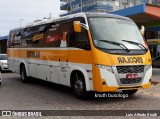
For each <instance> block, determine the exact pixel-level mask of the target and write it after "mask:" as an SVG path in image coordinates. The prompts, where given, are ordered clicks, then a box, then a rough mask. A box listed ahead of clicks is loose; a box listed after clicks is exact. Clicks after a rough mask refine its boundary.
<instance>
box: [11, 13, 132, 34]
mask: <svg viewBox="0 0 160 119" xmlns="http://www.w3.org/2000/svg"><path fill="white" fill-rule="evenodd" d="M85 16H87V17H110V18H117V19H125V20H129V21H132V20H131V19H130V18H128V17H123V16H120V15H115V14H108V13H92V12H91V13H89V12H81V13H76V14H72V15H68V16H64V17H59V18H57V19H49V20H40V21H37V22H32V23H29V24H27V25H25V26H23V27H17V28H13V29H11V31H12V30H19V29H23V28H28V27H32V26H38V25H43V24H47V23H51V22H56V21H61V20H65V19H69V18H74V17H85Z"/></svg>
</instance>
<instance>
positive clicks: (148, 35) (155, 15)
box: [111, 4, 160, 58]
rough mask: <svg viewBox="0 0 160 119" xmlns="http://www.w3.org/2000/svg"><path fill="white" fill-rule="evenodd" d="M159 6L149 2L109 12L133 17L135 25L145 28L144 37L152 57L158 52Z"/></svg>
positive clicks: (159, 31)
mask: <svg viewBox="0 0 160 119" xmlns="http://www.w3.org/2000/svg"><path fill="white" fill-rule="evenodd" d="M159 11H160V6H157V5H151V4H140V5H137V6H134V7H130V8H127V9H121V10H118V11H113V12H111V13H112V14H117V15H121V16H127V17H130V18H131V19H133V20H134V21H135V22H136V24H137V25H139V26H140V25H144V26H145V28H146V32H145V36H144V37H145V39H146V40H147V42H148V45H149V49H150V51H151V54H152V58H155V57H157V56H159V54H160V12H159Z"/></svg>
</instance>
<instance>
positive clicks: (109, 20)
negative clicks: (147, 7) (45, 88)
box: [8, 13, 152, 98]
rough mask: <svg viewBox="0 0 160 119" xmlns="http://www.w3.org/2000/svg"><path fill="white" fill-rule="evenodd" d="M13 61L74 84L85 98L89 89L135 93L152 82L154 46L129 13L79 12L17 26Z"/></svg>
mask: <svg viewBox="0 0 160 119" xmlns="http://www.w3.org/2000/svg"><path fill="white" fill-rule="evenodd" d="M8 66H9V69H10V70H11V71H13V72H16V73H20V76H21V80H22V81H23V82H26V81H27V80H28V78H29V77H35V78H38V79H42V80H46V81H49V82H53V83H56V84H61V85H65V86H69V87H71V88H73V91H74V93H75V95H76V96H77V97H79V98H83V97H86V96H87V94H88V92H90V91H96V92H116V91H122V92H123V93H127V94H134V93H136V92H137V90H138V89H139V88H149V87H150V85H151V77H152V65H151V56H150V52H149V49H148V47H147V45H146V43H145V40H144V39H143V36H142V34H141V33H140V31H139V29H138V27H137V26H136V24H135V23H134V22H133V21H132V20H131V19H129V18H126V17H122V16H118V15H112V14H100V13H77V14H74V15H70V16H66V17H62V18H59V19H55V20H48V21H45V22H36V23H33V24H30V25H28V26H25V27H20V28H16V29H12V30H11V31H10V34H9V40H8Z"/></svg>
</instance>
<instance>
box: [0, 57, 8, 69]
mask: <svg viewBox="0 0 160 119" xmlns="http://www.w3.org/2000/svg"><path fill="white" fill-rule="evenodd" d="M8 70H9V69H8V65H7V55H6V54H0V71H8Z"/></svg>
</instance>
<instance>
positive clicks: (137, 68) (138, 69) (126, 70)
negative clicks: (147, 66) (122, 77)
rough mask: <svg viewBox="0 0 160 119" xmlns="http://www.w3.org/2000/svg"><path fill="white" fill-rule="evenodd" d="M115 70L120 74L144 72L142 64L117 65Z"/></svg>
mask: <svg viewBox="0 0 160 119" xmlns="http://www.w3.org/2000/svg"><path fill="white" fill-rule="evenodd" d="M117 71H118V73H120V74H126V73H143V72H144V65H138V66H117Z"/></svg>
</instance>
